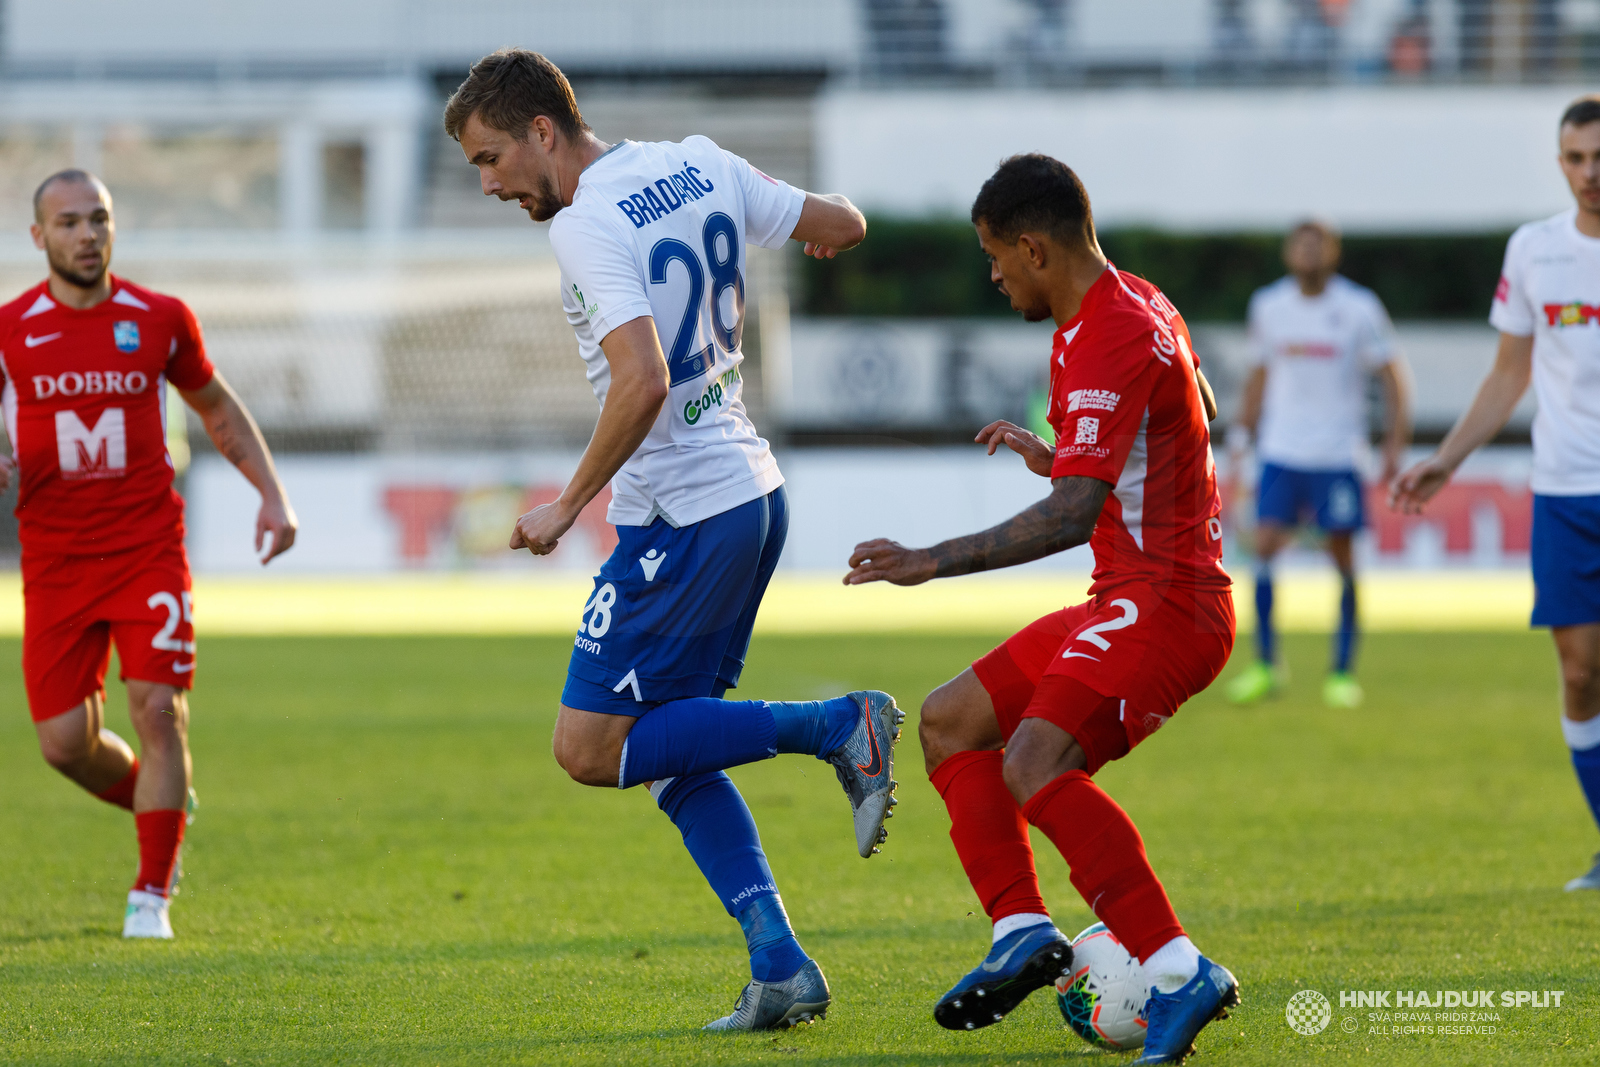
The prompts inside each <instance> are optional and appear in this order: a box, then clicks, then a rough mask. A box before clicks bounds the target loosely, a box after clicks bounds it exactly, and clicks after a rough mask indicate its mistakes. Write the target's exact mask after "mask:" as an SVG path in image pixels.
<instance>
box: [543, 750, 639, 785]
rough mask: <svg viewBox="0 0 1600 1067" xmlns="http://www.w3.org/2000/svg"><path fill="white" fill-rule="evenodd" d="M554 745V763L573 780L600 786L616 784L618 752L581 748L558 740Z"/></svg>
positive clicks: (618, 762)
mask: <svg viewBox="0 0 1600 1067" xmlns="http://www.w3.org/2000/svg"><path fill="white" fill-rule="evenodd" d="M554 747H555V757H556V763H557V764H558V765H560V767H561V769H562V770H564V771H566V772H567V777H569V778H571V779H572V780H573V781H574V782H577V783H578V784H579V785H592V786H599V787H601V788H605V787H607V786H611V787H615V786H616V785H617V779H618V777H619V775H620V773H621V770H622V757H621V754H620V753H615V754H613V753H606V752H595V751H592V750H582V749H578V748H576V747H575V746H570V745H562V744H561V743H560V742H557V743H556V745H555V746H554Z"/></svg>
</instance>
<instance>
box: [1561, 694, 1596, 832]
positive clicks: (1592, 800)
mask: <svg viewBox="0 0 1600 1067" xmlns="http://www.w3.org/2000/svg"><path fill="white" fill-rule="evenodd" d="M1561 733H1562V734H1563V736H1565V738H1566V741H1567V747H1568V748H1570V749H1571V750H1572V769H1573V770H1574V771H1576V772H1578V784H1579V785H1580V786H1582V787H1583V796H1584V799H1585V800H1587V801H1588V802H1589V813H1590V814H1591V815H1593V816H1594V821H1595V822H1596V823H1600V719H1590V720H1588V721H1587V722H1574V721H1572V720H1571V719H1568V718H1566V717H1565V716H1563V717H1562V719H1561Z"/></svg>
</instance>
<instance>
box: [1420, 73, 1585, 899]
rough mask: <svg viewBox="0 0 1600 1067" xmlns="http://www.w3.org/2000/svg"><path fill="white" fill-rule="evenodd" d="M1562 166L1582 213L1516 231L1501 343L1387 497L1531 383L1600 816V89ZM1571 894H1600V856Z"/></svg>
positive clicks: (1566, 649)
mask: <svg viewBox="0 0 1600 1067" xmlns="http://www.w3.org/2000/svg"><path fill="white" fill-rule="evenodd" d="M1557 130H1558V135H1559V145H1560V154H1559V159H1560V163H1561V171H1562V173H1563V174H1564V175H1565V176H1566V179H1567V184H1568V186H1569V187H1570V188H1571V190H1572V197H1573V199H1574V200H1576V201H1577V206H1576V208H1573V209H1569V210H1567V211H1563V212H1562V213H1561V214H1559V215H1555V216H1553V217H1551V218H1548V219H1545V220H1543V221H1541V222H1530V223H1528V224H1527V225H1525V226H1523V227H1521V228H1520V229H1518V230H1517V232H1516V233H1514V234H1512V235H1511V240H1510V242H1509V243H1507V245H1506V258H1505V267H1504V269H1503V271H1502V272H1501V276H1500V284H1499V286H1498V287H1497V288H1496V289H1495V294H1494V304H1493V308H1492V310H1491V311H1490V314H1489V322H1490V323H1491V324H1493V326H1494V327H1495V329H1497V330H1499V331H1500V347H1499V351H1498V352H1497V353H1496V355H1495V364H1494V369H1492V370H1491V371H1490V372H1489V375H1488V377H1486V378H1485V379H1484V380H1483V384H1482V385H1481V386H1479V387H1478V395H1477V397H1476V398H1474V400H1473V402H1472V406H1471V407H1470V408H1468V409H1467V412H1466V414H1464V415H1462V416H1461V418H1460V419H1459V420H1457V422H1456V424H1455V427H1454V428H1453V429H1452V430H1451V431H1450V433H1449V435H1448V436H1446V437H1445V439H1444V441H1443V442H1442V443H1441V444H1440V445H1439V450H1438V451H1437V452H1435V453H1434V454H1433V455H1432V456H1430V457H1428V458H1427V459H1425V460H1423V461H1422V462H1421V463H1419V464H1417V465H1416V466H1414V467H1412V468H1411V469H1410V470H1408V471H1406V472H1405V473H1404V474H1402V475H1401V476H1400V477H1399V479H1398V480H1397V481H1396V482H1395V486H1394V491H1393V494H1392V496H1391V498H1390V502H1391V504H1392V505H1393V506H1395V507H1397V508H1399V509H1401V510H1404V511H1406V512H1408V513H1411V514H1417V513H1419V512H1421V511H1422V509H1423V507H1424V505H1426V504H1427V502H1428V500H1429V499H1430V498H1432V496H1433V495H1434V494H1435V493H1437V492H1438V491H1439V490H1440V489H1442V488H1444V485H1445V483H1446V482H1448V481H1449V480H1450V476H1451V474H1453V473H1454V472H1455V469H1456V468H1457V467H1459V466H1460V465H1461V461H1462V460H1464V459H1466V458H1467V455H1468V454H1469V453H1470V452H1471V451H1472V450H1473V449H1475V448H1477V447H1478V446H1479V445H1481V444H1484V443H1485V442H1487V441H1489V440H1490V439H1491V438H1493V437H1494V435H1495V434H1497V433H1499V432H1500V428H1501V427H1502V426H1504V425H1505V424H1506V420H1507V419H1509V418H1510V417H1511V412H1512V411H1513V410H1514V409H1515V408H1516V406H1517V401H1519V400H1520V399H1521V398H1522V394H1523V393H1524V392H1525V391H1526V390H1527V388H1528V380H1529V378H1530V377H1531V378H1532V380H1533V388H1534V395H1535V396H1536V397H1537V399H1538V402H1539V409H1538V413H1537V414H1536V415H1535V416H1534V420H1533V479H1532V482H1533V545H1532V552H1531V555H1532V562H1533V584H1534V590H1535V596H1534V605H1533V620H1532V624H1533V625H1534V626H1548V627H1550V636H1551V637H1553V638H1554V639H1555V645H1556V655H1557V657H1558V658H1559V659H1560V661H1561V695H1562V710H1563V715H1562V719H1561V732H1562V734H1563V735H1564V736H1565V738H1566V742H1567V746H1568V748H1570V749H1571V750H1572V764H1573V769H1574V770H1576V771H1577V775H1578V782H1579V784H1580V785H1581V786H1582V787H1583V793H1584V796H1585V797H1586V798H1587V799H1588V801H1589V809H1590V811H1591V813H1592V814H1593V815H1594V817H1595V819H1596V820H1597V821H1600V96H1586V97H1581V98H1580V99H1578V100H1576V101H1574V102H1573V103H1572V104H1571V105H1570V106H1569V107H1568V108H1567V110H1566V112H1565V113H1564V114H1563V115H1562V116H1561V122H1560V125H1559V126H1558V127H1557ZM1567 889H1569V890H1575V889H1600V855H1596V857H1595V863H1594V866H1593V867H1592V868H1591V869H1590V870H1589V872H1588V873H1587V874H1584V875H1582V876H1580V877H1578V878H1574V879H1573V880H1572V881H1570V882H1568V883H1567Z"/></svg>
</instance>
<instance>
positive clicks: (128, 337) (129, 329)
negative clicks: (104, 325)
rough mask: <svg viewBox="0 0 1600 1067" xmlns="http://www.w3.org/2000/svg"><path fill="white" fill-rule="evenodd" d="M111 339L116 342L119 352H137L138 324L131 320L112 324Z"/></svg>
mask: <svg viewBox="0 0 1600 1067" xmlns="http://www.w3.org/2000/svg"><path fill="white" fill-rule="evenodd" d="M111 338H112V340H114V341H116V343H117V350H118V351H120V352H137V351H139V324H138V323H137V322H134V321H133V320H132V319H123V320H122V321H121V322H114V323H112V324H111Z"/></svg>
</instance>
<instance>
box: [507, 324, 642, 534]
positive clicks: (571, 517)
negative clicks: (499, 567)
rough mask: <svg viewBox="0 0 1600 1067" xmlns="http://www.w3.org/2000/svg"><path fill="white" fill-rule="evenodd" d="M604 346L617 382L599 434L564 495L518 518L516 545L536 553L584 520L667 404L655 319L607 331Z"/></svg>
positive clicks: (602, 411)
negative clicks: (581, 514)
mask: <svg viewBox="0 0 1600 1067" xmlns="http://www.w3.org/2000/svg"><path fill="white" fill-rule="evenodd" d="M600 350H601V351H602V352H604V353H605V354H606V362H607V363H608V364H610V366H611V386H610V388H608V389H607V390H606V403H605V407H603V408H601V409H600V421H599V422H597V423H595V427H594V436H593V437H591V438H589V447H587V448H585V449H584V450H583V458H582V459H580V460H579V461H578V469H577V471H576V472H575V473H574V474H573V475H572V480H571V481H570V482H568V483H567V487H566V488H565V489H563V490H562V491H561V496H560V497H558V498H557V499H555V500H554V501H552V502H551V503H549V504H541V505H540V506H539V507H536V508H534V509H533V510H532V511H530V512H528V513H527V514H526V515H524V516H522V517H521V518H520V519H518V520H517V525H516V526H515V527H514V528H513V529H512V531H511V542H510V545H511V547H512V548H514V549H515V548H526V549H528V550H529V551H530V552H532V553H533V554H534V555H536V556H545V555H549V554H550V553H551V552H554V551H555V548H556V543H557V542H558V541H560V540H561V535H562V534H564V533H566V532H567V531H568V530H569V529H571V528H572V524H573V523H575V522H577V521H578V513H579V512H581V511H582V510H583V509H584V508H585V507H586V506H587V505H588V503H589V501H591V500H593V499H594V498H595V497H596V496H598V495H599V493H600V490H602V489H604V488H605V487H606V484H607V483H608V482H610V481H611V479H612V477H613V476H614V475H615V474H616V473H617V471H619V470H621V469H622V465H623V464H624V463H626V462H627V461H628V457H629V456H631V455H633V454H634V452H635V451H637V450H638V448H639V446H640V445H642V444H644V439H645V438H646V437H648V436H649V435H650V428H651V427H652V426H654V425H655V422H656V416H658V415H660V414H661V405H663V404H665V403H666V402H667V392H668V390H669V388H670V386H669V383H668V375H667V357H666V356H665V355H663V354H662V352H661V338H660V337H658V336H657V335H656V320H655V319H653V318H651V317H650V316H649V315H641V316H639V317H638V318H636V319H633V320H631V321H629V322H625V323H623V324H622V325H621V326H618V327H617V328H616V329H614V330H612V331H611V332H610V333H608V334H606V337H605V340H603V341H601V342H600Z"/></svg>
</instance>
